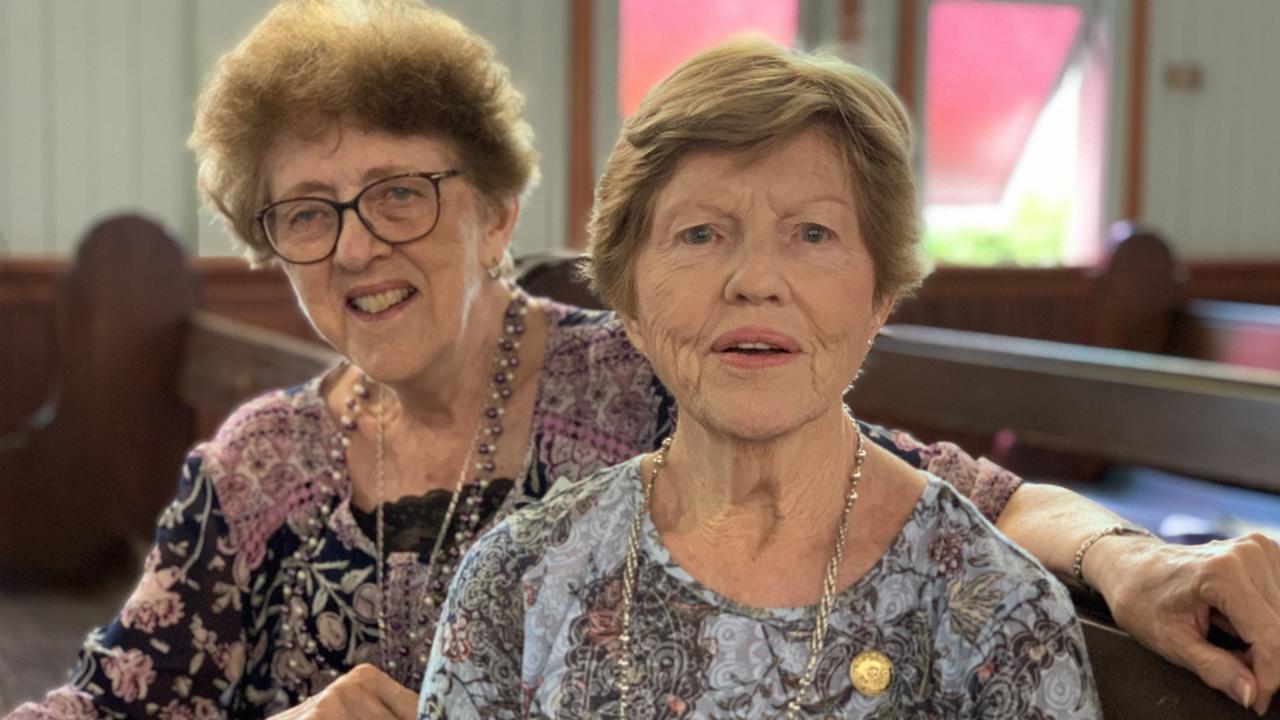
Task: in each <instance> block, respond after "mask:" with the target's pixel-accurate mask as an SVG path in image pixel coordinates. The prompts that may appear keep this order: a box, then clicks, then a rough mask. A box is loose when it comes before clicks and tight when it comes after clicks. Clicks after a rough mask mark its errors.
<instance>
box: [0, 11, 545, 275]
mask: <svg viewBox="0 0 1280 720" xmlns="http://www.w3.org/2000/svg"><path fill="white" fill-rule="evenodd" d="M273 4H274V3H273V2H271V0H0V97H2V98H4V102H3V104H0V255H3V254H6V251H7V252H8V253H15V254H66V253H69V252H71V251H72V250H73V249H74V247H75V244H76V242H78V240H79V239H80V237H81V236H82V234H83V233H84V231H85V229H87V227H88V226H89V224H90V223H91V222H93V221H94V220H95V219H96V218H100V217H102V216H104V215H107V214H112V213H117V212H124V211H128V210H136V211H140V212H145V213H146V214H148V215H150V216H152V217H154V218H157V219H159V220H160V221H162V222H163V223H165V225H166V226H167V227H168V228H169V229H170V231H171V232H173V233H174V235H175V236H177V237H178V238H180V239H181V240H182V241H183V242H184V243H186V244H187V245H188V247H189V248H190V249H192V250H198V251H199V252H201V253H202V254H222V253H227V252H231V244H230V242H229V240H228V239H227V238H226V237H225V236H224V235H223V234H222V231H221V229H220V228H218V227H217V226H215V225H214V224H212V223H211V222H210V221H209V218H208V216H207V215H206V214H204V213H203V212H200V211H198V206H199V202H198V200H197V196H196V193H195V179H194V162H193V161H192V159H191V157H190V154H189V153H188V152H187V151H186V148H185V141H186V137H187V134H188V133H189V132H190V129H191V120H192V108H193V103H194V100H195V97H196V93H197V92H198V89H199V86H200V84H201V83H202V81H203V79H204V78H205V77H206V76H207V74H208V72H209V70H210V69H211V68H212V66H213V63H214V61H215V60H216V59H217V57H218V56H219V55H221V54H222V53H223V52H225V51H226V50H228V49H230V48H231V47H232V45H234V43H235V42H236V41H238V39H239V38H240V37H242V36H243V35H244V33H245V32H247V30H248V29H249V28H250V27H252V26H253V24H254V23H255V22H257V21H258V19H259V18H261V17H262V15H263V14H265V12H266V11H267V10H268V9H269V8H270V7H271V6H272V5H273ZM434 4H435V5H436V6H438V7H440V8H441V9H443V10H445V11H446V12H451V13H453V14H455V15H456V16H457V17H459V19H461V20H462V21H463V22H464V23H466V24H468V25H469V26H470V27H472V28H473V29H474V30H476V31H477V32H478V33H480V34H481V35H483V36H484V37H486V38H488V39H489V40H490V41H491V42H493V43H494V44H495V45H496V46H497V48H498V52H499V55H500V56H501V57H502V58H503V60H504V61H505V62H507V63H508V64H509V65H510V66H511V68H512V72H513V76H514V78H515V82H516V84H517V86H518V87H520V89H521V90H523V91H524V92H525V93H526V95H527V97H528V98H529V105H528V113H529V119H530V121H531V123H532V124H533V126H534V130H535V132H536V133H537V142H538V148H539V150H541V152H542V157H543V161H542V172H543V181H542V185H541V187H540V188H539V189H538V190H537V191H536V192H535V194H534V196H533V197H532V198H530V201H529V202H528V203H527V205H526V207H525V209H524V212H523V213H522V218H521V222H520V224H519V226H518V227H517V230H516V244H517V246H518V248H519V249H521V250H536V249H542V248H547V247H553V246H560V245H563V244H564V242H565V238H567V235H568V233H567V225H566V222H567V196H568V189H567V179H568V162H567V157H568V151H567V148H568V126H569V101H568V95H569V90H568V88H569V69H568V63H569V27H570V23H569V0H539V2H523V1H522V0H448V1H441V2H436V3H434Z"/></svg>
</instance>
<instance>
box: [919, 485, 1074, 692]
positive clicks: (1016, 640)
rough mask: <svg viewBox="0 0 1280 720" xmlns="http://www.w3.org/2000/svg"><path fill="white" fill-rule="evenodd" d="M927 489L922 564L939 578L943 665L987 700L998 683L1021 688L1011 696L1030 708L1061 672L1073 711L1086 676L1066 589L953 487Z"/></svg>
mask: <svg viewBox="0 0 1280 720" xmlns="http://www.w3.org/2000/svg"><path fill="white" fill-rule="evenodd" d="M930 488H931V491H932V492H933V493H934V499H933V502H932V503H930V505H931V506H932V507H931V510H932V512H933V513H934V522H933V524H932V532H930V533H928V534H927V549H926V550H925V551H926V553H927V560H926V562H927V563H928V565H929V566H931V567H932V568H933V570H934V571H935V572H937V573H938V574H939V577H940V578H941V579H942V580H943V582H942V583H941V584H940V587H939V591H940V593H941V594H942V595H943V598H942V605H943V607H944V612H943V617H942V618H940V621H941V622H940V623H939V627H938V642H939V644H940V645H943V646H946V647H949V648H950V652H948V653H947V657H949V658H951V660H949V661H948V662H956V663H958V664H959V666H958V667H955V668H953V671H954V672H956V673H957V674H959V675H960V676H963V677H964V678H965V682H966V683H970V684H971V686H973V687H978V686H981V687H983V688H984V689H983V691H982V693H983V695H984V696H986V697H988V698H990V697H1002V695H1001V692H999V691H998V688H997V686H1000V685H1001V684H1002V683H1008V684H1009V685H1010V687H1017V688H1021V689H1022V690H1020V691H1019V692H1018V693H1017V694H1016V695H1012V696H1011V698H1013V699H1017V702H1020V703H1021V702H1033V703H1036V704H1038V703H1040V700H1041V699H1042V698H1040V695H1041V693H1040V691H1039V689H1041V688H1043V687H1044V683H1046V682H1049V679H1050V678H1056V677H1057V676H1059V675H1060V676H1061V677H1060V678H1058V679H1060V680H1062V681H1063V682H1066V683H1067V684H1068V685H1069V686H1070V687H1069V688H1068V689H1069V690H1070V693H1068V694H1069V695H1070V697H1071V700H1070V703H1069V704H1070V705H1071V707H1075V708H1077V709H1079V708H1084V707H1087V706H1088V705H1089V703H1090V702H1092V700H1091V698H1092V679H1091V676H1090V673H1089V668H1088V659H1087V654H1086V651H1085V647H1084V640H1083V633H1082V631H1081V629H1080V624H1079V621H1078V620H1077V619H1076V615H1075V609H1074V607H1073V605H1072V603H1071V598H1070V595H1069V594H1068V593H1067V590H1066V588H1065V587H1064V586H1063V585H1062V583H1060V582H1059V581H1058V580H1057V579H1056V578H1054V577H1053V576H1052V575H1051V574H1050V573H1049V571H1048V570H1046V569H1045V568H1044V567H1043V566H1042V565H1041V564H1040V563H1039V562H1038V561H1036V559H1035V558H1033V557H1032V556H1031V555H1030V554H1028V553H1027V552H1026V551H1025V550H1023V549H1022V548H1021V547H1019V546H1018V545H1016V544H1015V543H1014V542H1013V541H1011V540H1009V539H1008V538H1007V537H1005V536H1004V535H1003V534H1002V533H1001V532H1000V531H999V530H997V529H996V528H995V527H994V526H992V525H991V523H990V522H989V521H987V520H986V518H984V517H983V516H982V514H981V513H980V512H979V511H978V510H977V508H975V507H974V506H973V504H972V503H970V502H969V501H968V500H967V499H966V498H964V497H963V496H961V495H960V494H959V493H958V492H956V491H955V490H954V489H953V488H951V487H949V486H948V485H946V484H945V483H942V482H939V481H938V480H936V479H933V480H931V482H930ZM1055 682H1056V680H1055ZM1063 687H1064V688H1066V687H1067V686H1066V685H1064V686H1063ZM1028 689H1030V691H1028ZM1018 698H1021V699H1018ZM1022 709H1023V710H1026V708H1022ZM1060 709H1061V708H1060ZM1023 715H1024V713H1023V712H1020V711H1016V710H1015V711H1014V712H1011V713H1009V714H1000V715H999V716H1001V717H1021V716H1023ZM1066 716H1071V717H1077V715H1070V714H1068V715H1066ZM1078 716H1079V717H1085V716H1088V714H1087V713H1086V714H1085V715H1078Z"/></svg>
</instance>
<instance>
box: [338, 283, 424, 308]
mask: <svg viewBox="0 0 1280 720" xmlns="http://www.w3.org/2000/svg"><path fill="white" fill-rule="evenodd" d="M417 294H418V290H417V288H414V287H413V286H411V285H397V286H394V287H379V288H369V289H366V290H360V291H355V292H352V293H351V294H350V295H348V296H347V306H348V307H351V308H352V309H354V310H358V311H360V312H362V313H365V314H367V315H377V314H379V313H384V312H386V311H388V310H390V309H391V308H394V307H397V306H398V305H400V304H401V303H403V302H404V301H406V300H408V299H409V298H411V297H413V296H414V295H417Z"/></svg>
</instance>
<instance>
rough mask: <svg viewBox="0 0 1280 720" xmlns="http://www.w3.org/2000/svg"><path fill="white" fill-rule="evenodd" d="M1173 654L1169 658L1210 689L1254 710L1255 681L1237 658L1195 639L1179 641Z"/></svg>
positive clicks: (1256, 696)
mask: <svg viewBox="0 0 1280 720" xmlns="http://www.w3.org/2000/svg"><path fill="white" fill-rule="evenodd" d="M1172 655H1173V657H1171V658H1170V659H1172V660H1175V661H1176V662H1178V664H1180V665H1182V666H1183V667H1185V668H1187V669H1188V670H1190V671H1192V672H1194V673H1195V674H1196V675H1199V676H1200V679H1201V680H1203V681H1204V682H1205V684H1206V685H1208V686H1209V687H1212V688H1214V689H1216V690H1219V691H1221V692H1223V693H1225V694H1226V695H1227V696H1228V697H1230V698H1231V699H1233V700H1235V701H1236V702H1237V703H1239V704H1240V705H1242V706H1244V707H1256V703H1257V701H1258V680H1257V678H1256V677H1254V674H1253V672H1251V671H1250V670H1249V668H1248V666H1246V665H1245V664H1244V663H1243V662H1242V661H1241V660H1240V658H1238V657H1236V656H1235V655H1232V654H1231V653H1229V652H1227V651H1226V650H1223V649H1222V648H1219V647H1215V646H1213V645H1210V644H1209V643H1207V642H1205V641H1204V640H1203V639H1201V638H1198V637H1194V638H1187V639H1183V640H1181V641H1180V642H1178V643H1177V644H1176V646H1175V647H1174V648H1173V651H1172Z"/></svg>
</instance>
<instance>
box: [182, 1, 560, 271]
mask: <svg viewBox="0 0 1280 720" xmlns="http://www.w3.org/2000/svg"><path fill="white" fill-rule="evenodd" d="M346 123H350V124H353V125H357V126H360V127H363V128H365V129H368V130H374V131H380V132H385V133H390V134H394V135H406V136H408V135H425V136H431V137H435V138H438V139H442V140H443V141H445V142H446V143H447V144H448V145H449V147H450V149H451V150H452V151H453V153H454V155H455V156H456V157H457V159H458V162H459V163H460V166H461V169H462V170H463V171H464V173H465V175H466V177H467V179H468V180H469V181H470V183H471V184H472V185H473V186H474V187H475V188H476V189H477V190H478V191H479V193H480V196H481V197H482V198H483V199H484V200H485V201H486V204H488V205H494V206H496V205H497V204H501V203H503V202H505V201H508V200H510V199H513V198H518V197H520V196H522V195H523V194H525V193H527V192H528V191H529V190H530V189H531V188H532V187H533V185H534V184H536V182H537V179H538V167H537V161H538V156H537V152H536V151H535V150H534V148H533V131H532V129H531V128H530V127H529V124H528V122H526V121H525V119H524V96H523V95H521V94H520V93H519V92H518V91H517V90H516V89H515V88H514V87H513V86H512V84H511V77H510V72H509V71H508V70H507V67H506V66H505V65H503V64H502V63H501V62H499V61H498V59H497V57H496V54H495V52H494V49H493V46H492V45H490V44H489V43H488V42H486V41H485V40H484V39H483V38H481V37H479V36H478V35H476V34H475V33H473V32H471V31H470V30H468V29H467V28H466V27H464V26H463V25H462V24H461V23H459V22H458V21H456V20H454V19H453V18H450V17H449V16H447V15H445V14H443V13H440V12H438V11H436V10H432V9H429V8H427V7H425V6H423V5H421V4H420V3H418V2H415V1H413V0H284V2H281V3H280V4H279V5H277V6H276V7H275V8H274V9H272V10H271V12H270V13H268V14H267V16H266V17H265V18H264V19H263V20H262V21H261V22H260V23H258V25H257V26H256V27H255V28H254V29H253V30H252V31H251V32H250V33H249V36H248V37H246V38H245V39H244V40H243V41H242V42H241V43H240V44H239V45H238V46H237V47H236V48H235V49H234V50H232V51H231V52H229V53H227V54H226V55H224V56H223V57H222V58H221V59H220V60H219V61H218V63H217V65H216V67H215V68H214V71H213V75H212V77H211V78H210V79H209V82H208V84H207V85H206V86H205V88H204V91H203V92H202V93H201V94H200V99H199V101H198V103H197V106H196V120H195V129H194V130H193V132H192V133H191V138H190V139H189V140H188V145H189V146H190V148H191V149H192V150H193V151H194V152H195V154H196V160H197V164H198V182H199V186H200V189H201V191H202V192H203V193H204V195H205V198H206V199H207V201H208V202H209V203H210V204H212V205H213V207H214V208H216V210H217V211H218V213H219V214H220V215H221V216H222V217H223V218H224V219H225V221H226V223H227V225H228V226H229V227H230V229H231V231H232V232H233V234H234V235H235V236H236V237H237V238H238V239H239V240H240V241H242V242H243V243H244V245H245V251H246V255H247V256H248V258H249V260H250V262H251V263H253V264H255V265H257V264H261V263H263V262H265V261H266V260H268V259H269V258H271V257H272V253H271V249H270V247H269V245H268V244H267V242H266V239H265V238H263V237H262V236H261V233H260V232H259V230H258V228H257V226H256V222H255V220H254V213H255V211H256V210H257V209H258V208H260V207H262V206H263V205H265V204H266V203H267V202H268V201H269V200H270V199H271V198H269V197H268V194H267V183H266V178H265V170H264V160H265V158H266V156H267V153H268V152H269V151H270V149H271V147H272V145H273V144H274V143H275V142H276V141H277V139H278V138H279V137H280V136H281V134H282V133H285V132H298V133H304V134H311V133H316V134H319V133H322V132H323V131H324V130H326V129H328V128H330V127H333V126H334V125H339V124H346Z"/></svg>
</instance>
